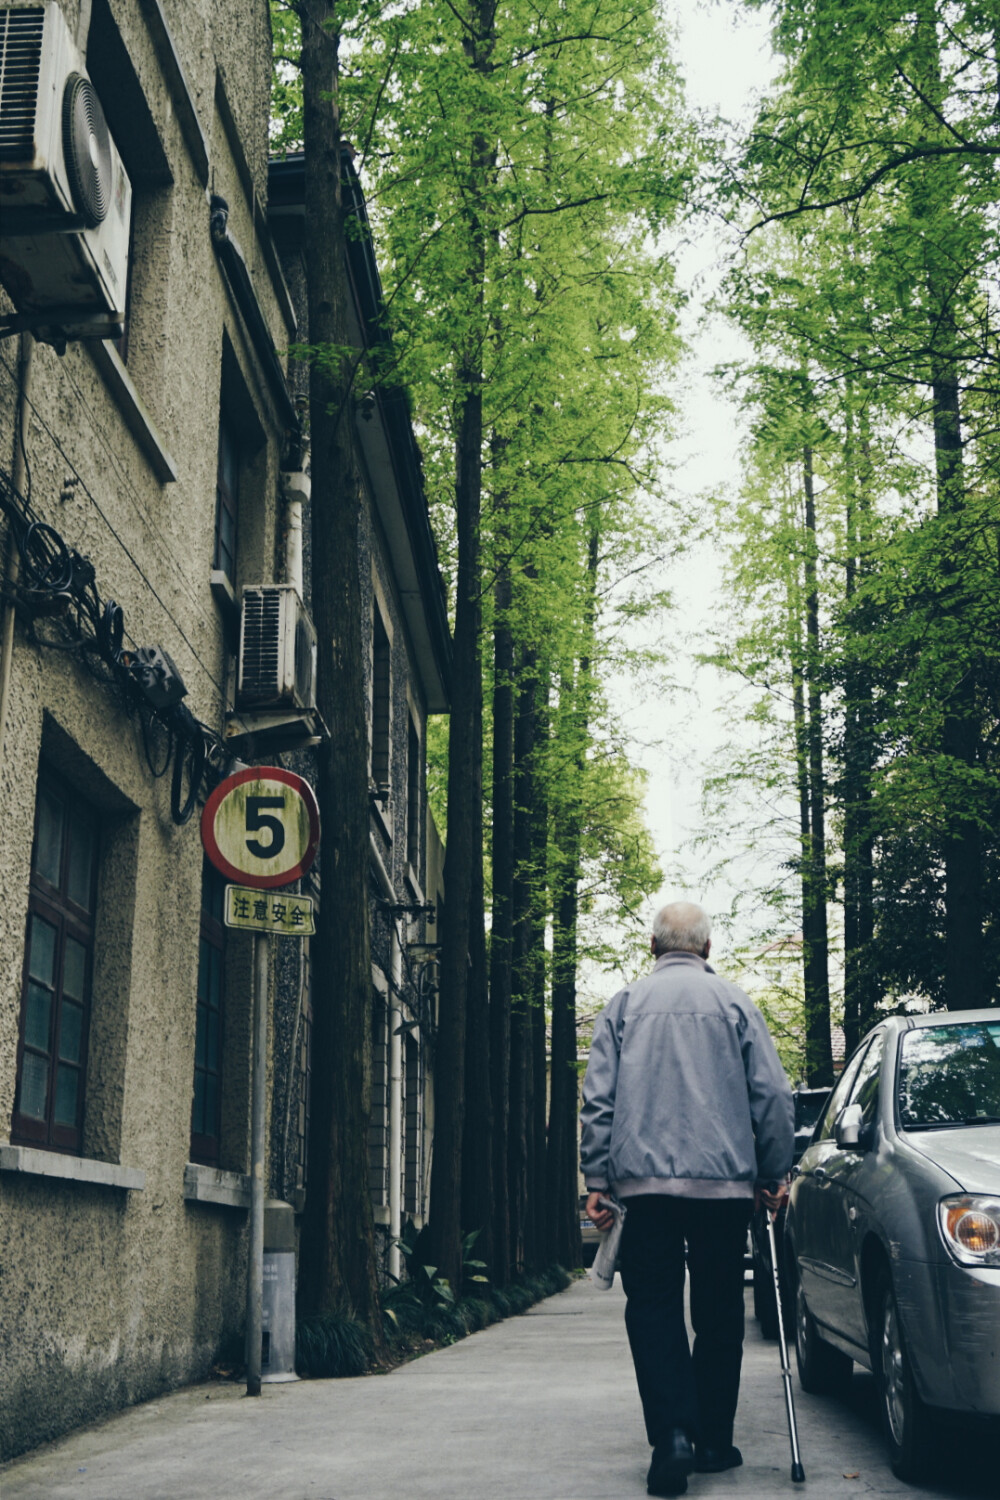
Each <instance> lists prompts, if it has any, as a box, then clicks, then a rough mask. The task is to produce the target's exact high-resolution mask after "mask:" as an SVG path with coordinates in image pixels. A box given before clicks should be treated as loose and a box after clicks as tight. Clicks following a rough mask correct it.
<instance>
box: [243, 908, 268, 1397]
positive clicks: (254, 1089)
mask: <svg viewBox="0 0 1000 1500" xmlns="http://www.w3.org/2000/svg"><path fill="white" fill-rule="evenodd" d="M253 950H254V951H253V1077H252V1081H251V1109H250V1120H251V1124H250V1245H249V1250H248V1254H247V1320H246V1321H247V1395H248V1396H259V1395H260V1377H261V1360H262V1346H263V1322H264V1124H265V1113H266V1102H267V1100H266V1090H267V989H268V984H267V982H268V968H269V965H268V959H269V956H270V939H269V937H268V935H267V933H266V932H257V933H255V934H254V940H253Z"/></svg>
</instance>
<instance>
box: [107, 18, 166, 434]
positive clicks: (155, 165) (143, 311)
mask: <svg viewBox="0 0 1000 1500" xmlns="http://www.w3.org/2000/svg"><path fill="white" fill-rule="evenodd" d="M86 50H87V71H88V73H89V74H90V77H91V80H92V82H93V85H94V88H95V89H96V90H97V93H98V95H99V97H100V100H101V107H102V109H103V110H104V114H105V116H106V118H107V122H108V129H109V130H110V132H111V135H112V137H113V139H114V142H115V146H116V147H117V149H118V151H119V153H120V154H121V158H122V161H123V163H124V166H125V170H126V172H127V173H128V177H129V181H130V183H131V185H132V219H131V224H130V226H129V254H128V271H127V278H126V283H125V287H124V310H125V332H124V335H123V337H122V338H121V339H119V340H117V341H116V342H115V345H114V347H115V348H116V349H117V351H118V354H119V356H120V357H121V359H122V362H123V363H127V364H128V367H129V373H130V376H131V377H132V378H134V379H137V382H138V385H139V387H140V389H141V390H142V393H143V396H144V397H145V398H146V399H148V400H150V401H151V402H152V404H154V405H155V404H156V400H157V397H158V396H159V394H160V380H161V376H162V363H161V361H162V357H163V355H162V348H163V340H162V338H161V337H160V334H161V332H162V328H163V324H164V318H165V314H166V293H165V284H166V281H167V277H166V276H165V274H164V246H165V244H168V243H169V241H170V237H171V231H172V227H173V226H172V205H171V193H170V188H171V184H172V180H173V179H172V174H171V171H170V165H169V162H168V160H167V156H166V153H165V151H164V147H163V141H162V139H161V136H160V132H159V130H158V129H157V126H156V122H155V121H154V119H153V115H152V112H151V110H150V107H149V101H148V100H147V98H146V95H145V90H144V88H143V85H142V82H141V80H140V77H139V74H138V72H137V70H136V66H135V63H134V61H133V59H132V57H131V55H130V53H129V50H128V47H127V45H126V43H125V41H124V39H123V37H122V35H121V32H120V31H119V29H118V24H117V22H116V21H115V19H114V16H113V14H112V9H111V5H110V3H109V0H94V4H93V10H92V14H91V22H90V30H89V33H88V37H87V49H86Z"/></svg>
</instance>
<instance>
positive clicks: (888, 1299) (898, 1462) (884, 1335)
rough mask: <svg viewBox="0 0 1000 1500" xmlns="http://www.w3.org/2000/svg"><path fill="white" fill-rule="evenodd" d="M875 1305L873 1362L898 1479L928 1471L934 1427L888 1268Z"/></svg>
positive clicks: (919, 1476) (881, 1280) (923, 1474)
mask: <svg viewBox="0 0 1000 1500" xmlns="http://www.w3.org/2000/svg"><path fill="white" fill-rule="evenodd" d="M875 1307H876V1320H875V1326H874V1329H873V1333H874V1338H873V1344H874V1346H875V1347H874V1348H873V1350H872V1354H873V1359H872V1365H873V1368H874V1370H875V1379H876V1381H877V1383H878V1392H879V1405H880V1407H881V1410H882V1430H883V1432H884V1433H885V1441H886V1446H887V1447H888V1449H889V1463H890V1466H891V1468H892V1472H893V1473H894V1474H895V1475H896V1478H897V1479H904V1480H915V1479H922V1478H924V1477H926V1472H927V1464H928V1461H929V1459H930V1457H931V1453H932V1451H933V1448H934V1440H935V1437H936V1432H935V1428H934V1424H933V1422H932V1421H931V1420H930V1413H929V1412H928V1409H927V1407H926V1406H925V1405H924V1403H923V1401H922V1400H921V1399H920V1396H919V1394H918V1392H917V1388H916V1385H915V1383H914V1380H913V1370H912V1368H911V1365H910V1359H909V1355H908V1354H907V1352H906V1344H905V1342H904V1340H903V1329H902V1325H901V1323H900V1320H899V1309H898V1308H897V1306H896V1297H895V1293H894V1292H893V1290H892V1281H891V1279H890V1276H889V1273H888V1271H883V1272H882V1275H881V1277H880V1279H879V1283H878V1289H877V1293H876V1299H875Z"/></svg>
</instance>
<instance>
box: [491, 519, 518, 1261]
mask: <svg viewBox="0 0 1000 1500" xmlns="http://www.w3.org/2000/svg"><path fill="white" fill-rule="evenodd" d="M497 538H498V548H499V550H500V554H501V555H500V557H499V559H498V564H497V577H496V584H495V587H494V624H493V921H492V926H491V929H490V1087H491V1092H492V1100H493V1249H494V1254H493V1260H492V1265H491V1277H492V1280H493V1282H494V1284H495V1285H497V1286H506V1284H507V1281H508V1279H509V1275H510V1260H511V1254H510V1207H509V1202H508V1185H507V1134H508V1128H509V1117H510V1007H511V968H512V964H513V956H514V920H513V902H514V637H513V634H512V632H511V625H510V607H511V582H510V563H509V560H508V557H507V555H506V552H507V542H508V538H507V531H506V526H505V524H504V523H503V521H502V518H501V519H498V524H497Z"/></svg>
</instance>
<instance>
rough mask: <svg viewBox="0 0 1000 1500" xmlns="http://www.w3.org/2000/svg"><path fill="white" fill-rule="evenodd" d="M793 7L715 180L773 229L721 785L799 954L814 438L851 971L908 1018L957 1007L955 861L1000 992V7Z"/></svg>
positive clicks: (723, 544) (733, 570)
mask: <svg viewBox="0 0 1000 1500" xmlns="http://www.w3.org/2000/svg"><path fill="white" fill-rule="evenodd" d="M774 15H775V31H774V40H775V46H776V48H777V50H778V52H779V53H780V54H781V56H782V57H783V59H784V63H785V67H784V71H783V73H782V75H781V77H780V79H779V81H778V83H777V85H776V87H775V89H774V90H773V92H772V94H771V96H770V97H769V98H768V99H766V100H764V101H763V102H762V104H761V107H760V110H759V112H758V116H757V119H756V121H755V123H754V126H753V127H752V129H751V131H750V133H749V135H748V136H746V137H745V138H743V139H742V140H739V141H736V142H734V144H733V147H732V150H731V154H730V156H729V158H728V163H727V166H726V168H725V170H724V172H723V173H719V174H717V175H716V178H715V186H716V189H717V191H718V193H719V195H720V197H721V198H722V199H724V201H725V202H726V204H727V205H728V207H729V209H730V210H731V211H732V212H733V213H734V214H735V215H736V216H737V217H738V218H739V220H740V222H741V223H742V224H743V225H744V226H745V227H747V228H748V229H750V230H751V236H750V239H749V244H748V253H747V255H746V257H745V258H744V260H743V261H742V262H741V263H740V264H739V265H738V266H736V267H734V269H733V271H732V273H731V275H730V278H729V281H728V285H727V288H726V296H725V299H724V301H725V306H726V308H727V310H728V311H729V312H730V314H731V315H732V316H734V317H735V318H736V319H737V320H738V321H739V323H740V324H741V326H742V327H743V329H744V330H745V332H746V333H747V335H748V336H749V338H750V340H751V343H752V346H753V356H752V359H751V360H750V361H748V362H746V364H744V365H743V366H742V367H741V368H740V369H739V370H735V371H734V370H730V371H726V372H720V376H721V378H722V379H724V380H725V381H726V382H727V383H728V384H729V385H730V387H731V388H732V389H734V390H737V391H738V392H740V393H741V394H742V397H743V399H744V403H745V410H746V413H747V418H748V422H749V425H750V430H751V434H752V436H751V442H750V444H749V449H748V455H747V463H746V470H745V478H744V483H743V487H742V493H741V494H740V496H739V497H738V498H736V499H734V500H731V501H730V500H727V501H725V502H723V503H722V504H721V505H720V507H719V508H718V511H717V514H716V526H717V530H716V538H717V541H718V543H719V546H720V548H721V549H724V550H725V552H726V554H727V555H728V557H729V558H730V567H729V573H728V579H727V582H728V586H729V593H730V598H731V601H732V608H731V611H730V615H729V618H728V619H726V620H725V621H724V622H720V629H719V631H718V638H717V642H716V645H715V648H714V650H712V651H711V652H710V653H708V655H709V656H710V659H711V660H712V661H713V663H714V664H716V665H719V666H722V667H724V668H725V669H727V670H730V671H732V672H733V674H734V679H735V680H736V681H738V682H739V683H740V684H741V687H740V689H739V694H738V698H737V701H736V703H735V705H734V709H735V711H734V723H733V731H734V744H733V749H732V752H731V754H730V756H729V757H727V758H726V760H725V763H724V764H722V765H720V766H719V768H718V769H717V771H716V773H715V775H714V778H713V779H711V780H710V781H709V783H708V784H707V792H708V794H709V795H710V797H711V798H712V800H713V802H715V803H716V806H715V809H714V810H715V813H716V816H718V810H719V809H718V805H717V799H718V798H719V796H725V795H728V797H729V799H730V807H731V809H732V814H733V816H734V818H735V820H736V821H737V822H738V823H740V824H742V826H743V827H744V828H746V830H747V835H748V838H747V841H748V844H749V845H751V846H753V847H755V848H756V849H757V850H758V852H764V851H765V850H767V851H768V864H769V866H770V868H771V870H772V871H773V870H777V871H778V872H779V873H778V878H777V879H774V880H773V881H772V883H771V884H770V885H769V888H768V890H767V892H766V896H767V901H766V906H765V911H763V912H762V913H761V919H760V930H761V942H760V944H759V948H760V949H763V948H764V946H765V945H766V943H767V942H768V941H770V940H773V938H774V937H775V936H776V935H778V936H781V935H782V934H783V935H784V937H785V938H788V936H789V935H790V934H791V933H794V931H795V926H796V924H797V913H796V904H795V899H794V889H793V884H794V879H795V876H796V873H797V867H796V860H795V857H794V849H795V843H796V839H797V829H796V826H795V823H796V807H795V771H796V760H795V755H796V747H795V743H794V725H793V722H792V713H791V701H792V695H793V682H794V677H795V671H796V661H797V660H798V661H800V662H802V661H803V660H804V658H803V651H804V648H805V643H804V641H803V639H802V636H801V624H800V623H799V624H798V625H797V623H796V622H797V621H799V620H800V616H799V607H800V598H799V594H798V592H797V585H796V583H795V576H796V571H797V569H798V568H799V567H800V566H801V562H802V557H803V552H802V533H801V509H800V507H801V493H802V478H801V454H802V450H803V447H804V446H805V445H808V446H809V447H810V449H811V451H812V454H813V461H814V464H815V472H816V486H817V493H818V498H817V510H818V527H819V531H818V553H817V564H818V578H819V589H820V613H821V619H820V657H819V660H818V661H815V662H812V663H809V662H806V663H805V664H806V666H807V667H808V668H809V669H810V670H812V672H813V673H814V675H815V677H816V680H817V682H819V683H820V685H821V687H822V691H823V694H824V706H825V714H826V718H825V734H824V740H825V750H826V753H827V758H828V764H829V765H830V767H831V769H832V773H833V774H832V778H831V782H830V785H829V788H828V804H827V810H828V813H829V814H830V818H829V820H828V833H829V834H830V835H831V844H830V851H829V852H830V853H831V855H832V858H831V862H830V873H831V877H832V878H831V882H830V889H829V892H828V896H829V900H830V902H831V903H841V902H842V903H843V904H844V914H845V918H848V917H849V911H848V905H849V901H848V894H849V889H850V888H852V887H851V882H852V880H854V881H856V880H857V878H858V872H859V870H860V871H862V873H863V871H864V869H865V868H867V869H868V872H869V874H868V876H867V877H866V878H868V879H869V880H870V883H871V893H870V907H869V909H870V912H871V913H872V914H873V920H874V922H875V929H874V932H873V933H872V934H871V935H870V936H868V937H867V938H864V939H861V938H859V937H858V936H857V934H852V933H850V932H848V934H847V952H846V962H847V969H848V974H850V971H851V965H852V962H855V963H856V962H861V963H862V964H863V965H864V966H867V970H866V971H867V972H868V974H869V976H871V975H874V980H875V988H876V991H877V993H878V995H879V997H880V999H881V1002H882V1003H883V1004H885V1005H893V1004H895V1003H896V1002H897V1001H898V1000H900V999H902V998H904V997H906V996H907V995H912V994H914V993H915V994H919V995H920V996H922V997H924V998H925V999H928V1000H930V1001H931V1002H932V1003H934V1004H940V1003H942V1001H944V1000H945V999H946V988H945V969H946V949H947V940H946V931H947V926H948V908H949V900H951V904H952V907H957V905H959V904H961V902H964V901H965V900H966V899H967V898H965V897H962V898H957V897H955V896H954V893H952V896H951V897H949V891H948V885H947V881H946V880H945V878H944V875H945V865H946V862H947V860H948V859H949V858H954V857H955V851H956V848H966V849H968V851H969V861H970V863H969V868H970V869H971V868H973V867H975V866H976V864H977V861H978V868H979V869H980V872H981V874H980V877H979V879H980V880H981V883H982V887H983V896H984V900H983V910H984V912H985V913H986V914H987V920H986V925H985V930H984V954H983V959H984V961H983V966H982V972H983V988H982V991H981V993H980V994H977V996H976V997H975V998H976V999H978V1000H979V1002H980V1003H983V1002H985V1001H986V1000H987V999H988V998H989V997H990V995H991V994H992V995H994V996H996V994H997V992H998V987H1000V938H998V934H997V931H996V924H995V922H994V921H993V920H992V918H991V917H990V916H989V915H988V914H989V913H990V912H991V910H992V909H993V907H992V898H991V896H990V895H989V893H990V892H995V890H996V887H997V881H998V878H1000V871H998V862H1000V795H998V790H997V789H998V785H1000V776H998V774H997V773H998V770H1000V766H998V755H997V746H998V735H997V726H998V723H1000V691H998V688H1000V651H998V649H997V642H998V639H1000V591H998V589H997V571H996V556H997V548H996V538H997V534H998V516H1000V508H998V501H997V495H998V491H1000V484H998V480H1000V470H998V452H997V439H996V423H995V414H996V410H997V408H998V405H1000V386H998V382H997V374H996V372H997V363H996V349H997V342H998V340H997V331H998V330H997V324H996V300H995V286H996V282H997V279H998V273H1000V233H998V229H1000V226H998V221H997V217H996V213H995V200H996V163H997V159H998V155H1000V152H998V148H997V146H996V140H995V114H994V103H995V95H996V75H995V59H994V56H993V53H994V48H995V41H996V37H995V34H994V33H995V17H994V18H993V21H992V22H991V20H990V12H989V7H984V6H982V5H981V4H976V3H951V0H920V3H918V4H916V5H909V6H901V5H898V4H890V5H888V6H886V5H881V4H878V5H877V4H874V3H869V0H852V3H851V4H848V5H845V4H842V3H834V0H779V3H778V4H777V5H776V6H775V7H774ZM991 25H992V27H993V31H992V32H991ZM748 725H749V726H751V728H752V736H753V738H752V741H750V739H749V737H748V735H747V726H748ZM956 726H957V727H956ZM859 755H860V761H859ZM838 846H839V847H838ZM782 850H785V851H787V852H786V853H785V855H784V857H782ZM786 875H787V877H788V878H787V880H786V879H785V878H784V876H786ZM831 910H832V911H835V910H836V908H835V907H833V906H832V907H831ZM848 925H850V924H848ZM954 1000H955V997H952V1003H954Z"/></svg>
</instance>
